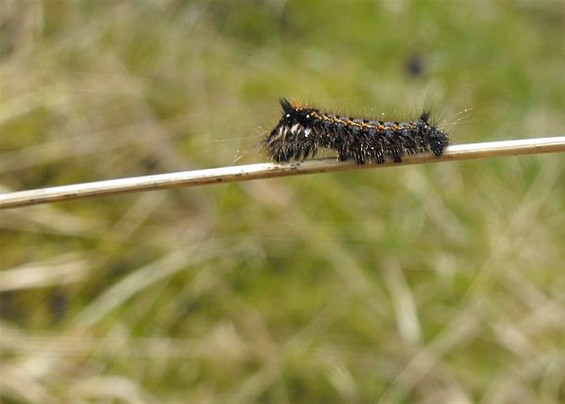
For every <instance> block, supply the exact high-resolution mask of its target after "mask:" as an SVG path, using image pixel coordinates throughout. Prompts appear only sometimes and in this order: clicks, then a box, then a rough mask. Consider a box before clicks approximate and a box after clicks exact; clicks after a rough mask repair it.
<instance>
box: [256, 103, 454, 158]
mask: <svg viewBox="0 0 565 404" xmlns="http://www.w3.org/2000/svg"><path fill="white" fill-rule="evenodd" d="M280 103H281V106H282V109H283V116H282V118H281V120H280V121H279V123H278V124H277V126H275V128H274V129H273V130H272V131H271V133H270V134H269V135H268V136H267V138H266V139H265V140H264V141H263V146H264V147H265V149H266V150H267V153H268V154H269V156H270V157H272V158H273V160H275V161H279V162H282V161H290V160H302V159H305V158H308V157H314V156H315V155H316V153H317V152H318V149H320V148H326V149H332V150H336V151H337V153H338V158H339V160H341V161H344V160H349V159H354V160H355V161H356V162H357V163H358V164H365V163H371V162H376V163H378V164H382V163H384V162H385V161H386V160H387V159H389V160H392V161H394V162H397V163H400V162H402V156H404V155H406V154H418V153H425V152H431V153H433V154H434V155H435V156H440V155H441V154H442V153H443V150H444V149H445V147H446V146H447V145H448V143H449V139H448V136H447V134H445V133H444V132H443V131H441V130H440V129H438V128H437V127H436V126H434V125H433V124H431V123H430V113H429V112H427V111H424V112H423V113H422V114H421V115H420V117H419V118H418V119H417V120H414V121H407V122H386V121H379V120H369V119H362V118H360V119H359V118H349V117H345V116H339V115H334V114H328V113H324V112H321V111H320V110H318V109H315V108H310V107H307V106H305V105H301V104H299V103H297V102H295V101H293V102H289V101H288V100H286V99H284V98H283V99H281V100H280Z"/></svg>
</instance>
